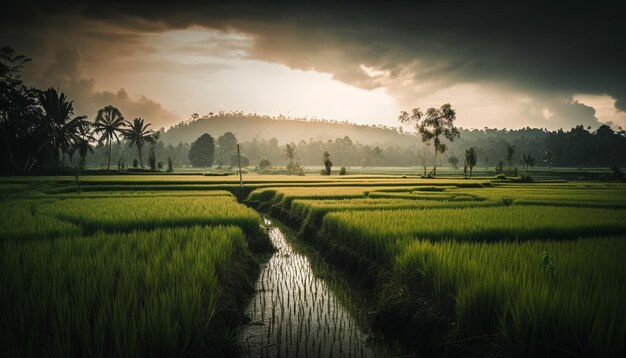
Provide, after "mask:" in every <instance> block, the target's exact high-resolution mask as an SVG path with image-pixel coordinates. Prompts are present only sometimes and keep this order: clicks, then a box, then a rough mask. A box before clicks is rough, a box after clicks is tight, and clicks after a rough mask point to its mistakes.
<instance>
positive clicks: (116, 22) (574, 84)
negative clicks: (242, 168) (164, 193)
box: [3, 0, 626, 118]
mask: <svg viewBox="0 0 626 358" xmlns="http://www.w3.org/2000/svg"><path fill="white" fill-rule="evenodd" d="M29 4H30V5H28V9H29V10H28V11H25V10H24V9H23V8H22V9H21V10H19V11H18V12H16V14H17V15H16V16H10V17H9V18H8V19H6V20H7V21H6V22H5V26H4V27H5V28H6V27H7V25H8V26H9V27H12V26H15V27H18V28H19V27H28V26H32V28H33V29H34V31H36V30H37V29H44V28H46V27H47V26H51V25H50V24H51V22H52V21H54V19H55V17H59V16H65V17H66V18H77V19H80V21H79V22H78V23H77V26H78V28H76V30H75V31H89V29H86V28H82V26H83V25H81V24H87V23H89V22H93V23H96V24H99V25H98V26H101V27H107V26H108V27H114V28H117V29H124V31H128V32H129V33H134V34H137V33H143V32H159V31H164V30H167V29H180V28H186V27H188V26H191V25H201V26H206V27H209V28H215V29H221V30H229V29H233V30H237V31H241V32H245V33H248V34H251V35H252V36H253V37H254V47H253V48H252V49H251V50H250V56H252V57H254V58H258V59H263V60H267V61H270V62H277V63H282V64H285V65H287V66H289V67H291V68H295V69H303V70H317V71H321V72H327V73H330V74H332V75H333V77H334V78H336V79H337V80H340V81H343V82H346V83H349V84H352V85H355V86H358V87H361V88H367V89H371V88H377V87H381V86H385V85H386V84H389V83H392V82H395V83H401V84H407V86H408V85H410V86H412V87H415V88H417V90H416V91H415V93H414V94H415V95H418V96H419V95H426V94H428V93H431V92H433V91H436V90H439V89H442V88H446V87H449V86H451V85H454V84H457V83H487V84H494V85H500V86H503V87H509V88H513V89H516V90H519V91H522V92H526V93H540V94H541V95H544V96H553V97H554V98H571V96H572V95H573V94H576V93H589V94H608V95H610V96H612V97H613V98H615V99H616V100H617V102H616V107H617V108H619V109H621V110H626V67H625V66H624V60H625V59H626V41H624V38H623V15H622V14H623V13H622V12H621V11H620V10H621V9H619V8H617V7H616V6H617V5H615V4H611V3H603V2H598V1H594V2H588V3H587V4H584V5H578V4H574V3H573V2H516V3H506V2H504V1H479V2H468V1H429V2H407V3H389V2H385V3H380V4H378V5H370V4H367V3H363V2H361V3H342V2H332V3H324V2H322V3H318V2H302V3H301V2H294V1H273V2H272V1H269V2H267V1H266V2H259V3H255V2H248V1H228V2H223V3H216V2H205V1H195V2H175V1H157V2H154V1H145V2H132V1H106V2H100V1H93V2H89V3H82V2H79V1H71V0H66V1H64V2H59V1H55V2H50V3H47V2H42V3H40V4H39V5H32V3H29ZM29 14H30V15H29ZM5 15H6V14H5ZM67 24H68V25H69V26H71V23H67ZM56 26H58V25H56ZM56 26H53V27H56ZM3 31H4V30H3ZM95 34H96V35H95V36H105V37H106V36H112V37H111V38H110V39H107V40H110V41H117V39H116V38H114V37H115V36H124V35H120V34H119V33H118V34H111V35H107V34H106V33H105V32H102V31H96V33H95ZM128 36H131V39H132V35H128ZM24 41H28V40H24ZM119 41H126V40H124V39H120V40H119ZM129 50H131V51H132V50H133V49H129ZM361 65H366V66H368V67H369V68H372V69H374V70H376V71H382V72H380V73H384V75H380V76H378V75H372V74H369V75H368V74H367V73H366V72H365V71H364V70H363V68H362V67H361ZM396 90H397V91H402V90H403V89H402V86H400V88H399V89H396ZM546 102H550V101H548V100H546ZM552 102H554V101H552ZM559 103H561V102H559ZM565 103H566V104H570V105H572V107H571V108H569V109H568V110H564V113H567V112H568V111H570V110H574V111H575V110H576V109H577V108H578V109H580V110H581V111H580V114H586V115H589V114H590V112H589V111H588V110H587V109H586V108H582V107H580V106H579V105H578V104H576V103H574V102H573V101H569V102H567V101H566V102H565ZM557 107H559V106H557ZM587 118H589V117H588V116H587ZM591 118H594V117H593V114H591Z"/></svg>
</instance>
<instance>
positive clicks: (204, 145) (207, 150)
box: [188, 133, 215, 167]
mask: <svg viewBox="0 0 626 358" xmlns="http://www.w3.org/2000/svg"><path fill="white" fill-rule="evenodd" d="M214 155H215V141H214V140H213V137H211V135H210V134H208V133H204V134H203V135H201V136H200V137H198V139H196V140H195V141H194V142H193V143H191V147H189V154H188V158H189V161H190V162H191V165H193V166H194V167H210V166H212V165H213V158H214Z"/></svg>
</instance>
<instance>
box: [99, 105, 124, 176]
mask: <svg viewBox="0 0 626 358" xmlns="http://www.w3.org/2000/svg"><path fill="white" fill-rule="evenodd" d="M125 125H126V122H125V120H124V116H123V115H122V112H120V110H119V109H117V108H115V107H113V106H111V105H108V106H106V107H104V108H101V109H100V110H98V114H97V115H96V121H95V122H94V125H93V126H94V132H95V133H96V134H99V135H100V139H98V142H99V143H100V144H102V143H104V142H106V146H107V149H108V150H107V151H108V158H109V159H108V163H107V170H110V169H111V142H112V141H113V139H115V140H116V141H117V142H118V143H119V142H120V138H119V135H118V134H123V133H124V127H125Z"/></svg>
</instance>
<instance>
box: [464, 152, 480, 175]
mask: <svg viewBox="0 0 626 358" xmlns="http://www.w3.org/2000/svg"><path fill="white" fill-rule="evenodd" d="M477 162H478V155H477V154H476V149H474V147H471V148H470V149H466V150H465V168H466V170H467V168H469V171H470V172H469V177H470V178H471V177H472V170H473V169H474V167H475V166H476V163H477Z"/></svg>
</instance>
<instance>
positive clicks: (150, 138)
mask: <svg viewBox="0 0 626 358" xmlns="http://www.w3.org/2000/svg"><path fill="white" fill-rule="evenodd" d="M150 124H151V123H148V124H145V125H144V120H143V119H142V118H135V119H134V120H133V122H132V123H131V122H128V121H127V122H126V125H127V126H128V129H127V130H126V131H124V138H126V139H128V140H130V144H129V145H128V146H129V147H132V146H133V145H134V146H137V154H138V155H139V165H140V166H141V167H142V168H143V157H142V154H141V149H142V148H143V146H144V145H145V144H146V143H154V142H155V141H156V140H157V139H158V136H159V132H155V131H153V130H152V129H148V127H150Z"/></svg>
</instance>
